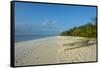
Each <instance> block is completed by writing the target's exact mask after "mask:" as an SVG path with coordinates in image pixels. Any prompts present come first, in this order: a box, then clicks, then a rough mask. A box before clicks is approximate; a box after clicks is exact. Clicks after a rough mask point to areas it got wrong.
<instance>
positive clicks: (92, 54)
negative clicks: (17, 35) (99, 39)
mask: <svg viewBox="0 0 100 68" xmlns="http://www.w3.org/2000/svg"><path fill="white" fill-rule="evenodd" d="M84 39H86V38H82V37H71V36H66V37H64V36H52V37H47V38H43V39H37V40H30V41H24V42H19V43H15V65H16V66H24V65H40V64H55V63H71V62H84V61H85V62H86V61H96V44H91V45H89V46H84V47H80V48H73V49H69V50H68V49H67V46H63V45H64V44H69V43H74V42H78V41H81V40H84ZM75 46H76V45H75Z"/></svg>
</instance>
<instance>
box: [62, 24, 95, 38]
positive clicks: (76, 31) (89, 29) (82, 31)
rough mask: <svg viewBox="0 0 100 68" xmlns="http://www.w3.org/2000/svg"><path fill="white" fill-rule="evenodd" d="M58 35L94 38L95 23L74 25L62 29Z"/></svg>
mask: <svg viewBox="0 0 100 68" xmlns="http://www.w3.org/2000/svg"><path fill="white" fill-rule="evenodd" d="M60 35H62V36H80V37H88V38H94V37H96V24H92V23H87V24H84V25H82V26H79V27H74V28H72V29H70V30H68V31H64V32H62V33H61V34H60Z"/></svg>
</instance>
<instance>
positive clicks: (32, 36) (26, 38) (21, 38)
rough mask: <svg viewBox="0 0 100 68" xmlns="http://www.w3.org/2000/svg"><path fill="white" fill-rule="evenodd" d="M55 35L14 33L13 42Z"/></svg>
mask: <svg viewBox="0 0 100 68" xmlns="http://www.w3.org/2000/svg"><path fill="white" fill-rule="evenodd" d="M50 36H56V35H15V42H21V41H27V40H35V39H40V38H44V37H50Z"/></svg>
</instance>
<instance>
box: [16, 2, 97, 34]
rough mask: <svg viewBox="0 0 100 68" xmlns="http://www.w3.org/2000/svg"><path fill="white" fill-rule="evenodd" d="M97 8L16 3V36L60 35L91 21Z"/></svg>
mask: <svg viewBox="0 0 100 68" xmlns="http://www.w3.org/2000/svg"><path fill="white" fill-rule="evenodd" d="M95 16H96V7H89V6H71V5H54V4H39V3H38V4H37V3H22V2H16V3H15V32H16V34H32V35H36V34H43V35H45V34H59V33H60V32H62V31H65V30H68V29H70V28H72V27H75V26H80V25H83V24H85V23H88V22H90V21H91V18H92V17H95Z"/></svg>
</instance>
